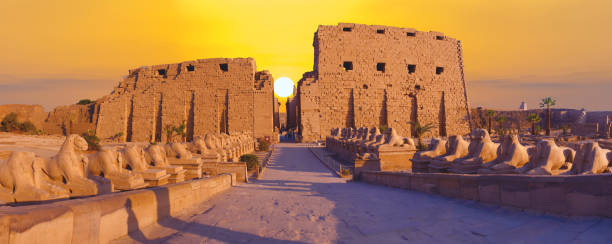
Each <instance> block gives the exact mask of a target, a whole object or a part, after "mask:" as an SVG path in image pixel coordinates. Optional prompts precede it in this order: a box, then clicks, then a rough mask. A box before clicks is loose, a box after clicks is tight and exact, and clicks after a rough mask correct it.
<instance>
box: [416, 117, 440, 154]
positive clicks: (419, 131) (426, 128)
mask: <svg viewBox="0 0 612 244" xmlns="http://www.w3.org/2000/svg"><path fill="white" fill-rule="evenodd" d="M410 124H411V125H412V130H413V131H414V135H415V136H416V137H417V138H418V140H419V142H418V143H419V144H418V145H417V147H418V148H419V149H421V148H423V142H422V138H423V135H425V133H427V132H431V129H433V128H434V127H435V126H434V125H433V124H431V123H429V124H426V125H421V123H419V122H418V121H410Z"/></svg>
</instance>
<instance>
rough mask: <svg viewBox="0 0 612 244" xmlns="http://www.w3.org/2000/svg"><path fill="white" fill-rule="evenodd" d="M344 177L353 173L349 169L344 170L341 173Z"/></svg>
mask: <svg viewBox="0 0 612 244" xmlns="http://www.w3.org/2000/svg"><path fill="white" fill-rule="evenodd" d="M340 173H341V174H342V175H343V176H347V175H350V174H351V171H350V170H348V169H342V172H340Z"/></svg>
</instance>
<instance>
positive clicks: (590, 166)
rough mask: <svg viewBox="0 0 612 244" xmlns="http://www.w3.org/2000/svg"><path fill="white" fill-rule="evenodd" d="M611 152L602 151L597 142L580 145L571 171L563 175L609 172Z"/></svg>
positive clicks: (611, 159)
mask: <svg viewBox="0 0 612 244" xmlns="http://www.w3.org/2000/svg"><path fill="white" fill-rule="evenodd" d="M611 161H612V151H610V150H607V149H603V148H601V147H600V146H599V143H597V142H587V143H584V144H582V145H580V147H579V149H578V151H577V152H576V156H575V157H574V161H573V164H572V169H571V170H570V171H568V172H565V173H563V174H566V175H568V174H581V175H586V174H601V173H605V172H609V171H610V162H611Z"/></svg>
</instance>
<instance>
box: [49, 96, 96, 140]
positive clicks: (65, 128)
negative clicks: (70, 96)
mask: <svg viewBox="0 0 612 244" xmlns="http://www.w3.org/2000/svg"><path fill="white" fill-rule="evenodd" d="M97 115H98V111H97V105H96V104H88V105H77V104H73V105H65V106H59V107H57V108H55V109H53V111H51V112H49V114H48V116H47V118H46V119H45V120H44V123H43V127H42V128H43V130H44V132H45V133H48V134H61V135H66V134H83V133H87V132H88V131H89V130H95V128H96V120H97Z"/></svg>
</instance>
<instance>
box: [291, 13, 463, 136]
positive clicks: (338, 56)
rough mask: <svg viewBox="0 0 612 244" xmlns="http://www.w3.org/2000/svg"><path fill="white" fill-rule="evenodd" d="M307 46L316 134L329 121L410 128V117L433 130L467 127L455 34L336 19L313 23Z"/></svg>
mask: <svg viewBox="0 0 612 244" xmlns="http://www.w3.org/2000/svg"><path fill="white" fill-rule="evenodd" d="M313 46H314V50H315V65H314V69H315V71H314V72H315V73H316V81H315V82H314V83H316V85H317V86H318V89H319V91H320V93H319V94H316V95H315V96H318V97H319V99H320V104H319V107H320V131H322V134H320V136H319V137H318V138H317V139H322V138H324V137H325V136H326V135H327V134H329V131H330V130H331V129H332V128H336V127H353V126H357V127H360V126H368V127H370V126H381V125H388V126H393V127H394V128H397V129H398V132H399V133H400V134H402V135H410V134H411V133H410V132H411V131H410V128H411V126H410V125H409V122H410V121H413V120H414V119H417V120H419V119H420V121H419V122H420V123H421V124H426V123H432V124H434V125H436V128H438V129H436V131H435V134H436V135H437V134H439V133H440V132H448V133H451V132H452V133H454V134H465V133H469V117H468V105H467V99H466V93H465V88H464V82H463V70H462V64H461V63H462V60H461V47H460V45H459V42H458V41H457V40H455V39H453V38H450V37H446V36H444V35H443V34H442V33H438V32H420V31H416V30H414V29H409V28H397V27H387V26H374V25H373V26H369V25H360V24H346V23H340V24H338V25H337V26H319V29H318V30H317V32H316V33H315V39H314V44H313ZM347 64H348V66H349V67H347ZM351 66H352V67H351ZM382 66H384V67H382ZM418 97H422V99H418ZM391 99H399V100H400V102H399V103H398V102H397V101H390V100H391ZM415 99H416V100H415ZM442 99H443V100H442ZM402 102H403V103H405V105H402V104H401V103H402ZM441 105H443V106H441ZM415 115H416V116H415ZM302 122H303V120H302ZM306 133H309V132H306Z"/></svg>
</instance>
